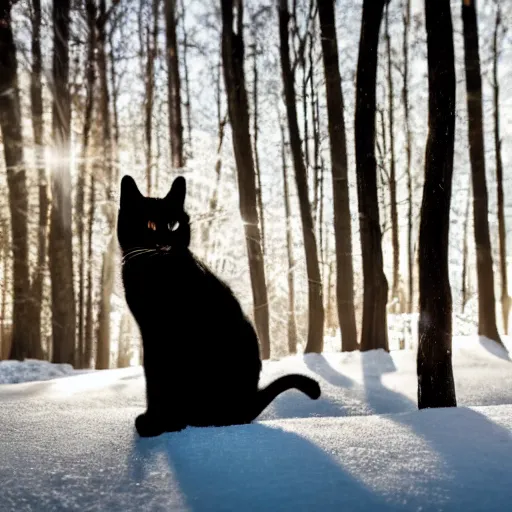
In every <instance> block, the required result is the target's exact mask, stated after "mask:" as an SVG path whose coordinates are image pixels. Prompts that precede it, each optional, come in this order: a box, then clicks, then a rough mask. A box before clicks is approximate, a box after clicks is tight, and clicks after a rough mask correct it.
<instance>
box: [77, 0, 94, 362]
mask: <svg viewBox="0 0 512 512" xmlns="http://www.w3.org/2000/svg"><path fill="white" fill-rule="evenodd" d="M85 11H86V18H87V29H88V37H87V60H86V62H85V110H84V124H83V129H82V155H81V159H80V166H79V173H78V180H77V193H76V208H75V212H76V223H77V231H78V315H77V316H78V351H77V357H76V360H77V364H78V366H79V367H83V366H84V364H85V362H84V351H85V292H86V283H85V261H86V257H85V256H86V255H85V235H86V222H85V221H86V219H85V189H86V180H87V157H88V150H89V142H90V135H91V123H92V117H93V108H94V84H95V81H96V73H95V69H94V68H95V52H96V16H97V7H96V1H95V0H85Z"/></svg>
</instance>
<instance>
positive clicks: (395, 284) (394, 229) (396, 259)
mask: <svg viewBox="0 0 512 512" xmlns="http://www.w3.org/2000/svg"><path fill="white" fill-rule="evenodd" d="M384 25H385V39H386V54H387V82H388V123H389V151H390V155H389V158H390V163H389V201H390V203H391V205H390V206H391V243H392V247H393V279H392V284H391V301H392V303H396V302H397V301H398V300H399V293H398V288H399V286H400V238H399V228H398V209H397V202H396V169H395V133H394V120H395V106H394V100H395V98H394V86H393V63H392V59H391V36H390V34H389V3H388V4H387V5H386V16H385V24H384ZM397 305H398V306H400V304H397Z"/></svg>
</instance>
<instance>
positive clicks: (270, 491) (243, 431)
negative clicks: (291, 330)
mask: <svg viewBox="0 0 512 512" xmlns="http://www.w3.org/2000/svg"><path fill="white" fill-rule="evenodd" d="M3 364H4V363H2V365H3ZM2 365H0V375H1V374H2V371H3V370H2V368H3V366H2ZM291 370H294V371H299V372H302V373H307V374H309V375H312V376H315V377H316V378H318V379H319V380H320V384H321V387H322V391H323V396H322V398H321V400H319V401H317V402H311V401H309V400H308V399H307V398H304V397H303V396H302V395H300V394H299V393H298V392H294V391H289V392H286V393H285V394H283V395H282V396H280V397H279V398H278V399H277V400H275V402H274V403H273V404H272V405H271V407H269V408H268V409H267V410H266V411H265V412H264V414H262V416H261V417H260V418H259V419H258V422H257V423H255V424H253V425H248V426H242V427H240V426H238V427H230V428H204V429H197V428H196V429H191V428H188V429H186V430H185V431H183V432H180V433H176V434H164V435H162V436H160V437H159V438H155V439H139V438H138V437H137V435H136V433H135V431H134V427H133V419H134V417H135V416H136V415H137V414H138V413H139V412H140V411H141V410H143V408H144V380H143V377H142V371H141V369H140V368H128V369H125V370H110V371H102V372H91V373H84V374H78V375H72V376H65V377H59V378H57V379H54V380H45V381H41V382H28V383H24V384H5V385H1V386H0V422H1V425H2V436H1V438H0V489H1V499H0V510H1V511H2V512H3V511H6V512H8V511H9V512H10V511H24V510H27V511H32V510H33V511H42V512H46V511H60V510H91V511H100V510H101V511H131V510H145V511H146V510H150V511H153V510H154V511H170V510H190V511H198V512H202V511H221V510H222V511H245V510H251V511H259V510H262V511H263V510H265V511H277V510H282V511H288V510H290V511H297V510H299V511H300V510H305V511H306V510H307V511H331V510H332V511H339V510H343V511H349V510H354V511H357V510H361V511H374V510H376V511H380V510H383V511H388V510H403V511H409V510H422V511H426V510H432V511H434V510H436V511H437V510H445V511H452V510H453V511H455V510H457V511H458V510H464V511H477V510H482V511H484V510H485V511H508V510H510V509H511V506H512V505H511V504H512V487H511V486H510V482H511V481H512V364H511V361H510V360H509V359H508V355H507V354H506V352H505V351H503V350H501V349H500V348H499V347H496V346H494V345H493V344H492V343H491V342H488V341H486V340H478V339H467V338H466V339H460V340H455V343H454V372H455V379H456V386H457V393H458V403H459V407H458V408H456V409H444V410H425V411H417V410H416V398H415V397H416V378H415V353H413V352H412V351H401V352H392V353H391V355H389V354H386V353H384V352H381V351H374V352H369V353H365V354H359V353H351V354H323V355H310V356H306V357H302V356H297V357H289V358H286V359H283V360H281V361H272V362H268V363H266V364H265V367H264V375H263V380H262V382H263V383H264V382H265V381H267V380H270V379H272V378H274V377H275V376H276V375H279V374H282V373H287V372H289V371H291Z"/></svg>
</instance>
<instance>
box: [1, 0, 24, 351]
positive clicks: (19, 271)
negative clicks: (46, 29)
mask: <svg viewBox="0 0 512 512" xmlns="http://www.w3.org/2000/svg"><path fill="white" fill-rule="evenodd" d="M0 128H1V130H2V138H3V146H4V156H5V166H6V168H7V186H8V189H9V208H10V213H11V237H12V257H13V317H12V326H13V327H12V344H11V354H10V357H11V358H12V359H24V358H25V357H27V356H28V353H29V350H30V347H31V342H30V322H29V319H30V308H29V298H30V276H29V266H28V226H27V214H28V194H27V179H26V171H25V162H24V156H23V135H22V127H21V109H20V99H19V91H18V63H17V58H16V47H15V45H14V39H13V33H12V24H11V2H7V1H6V2H3V3H2V5H1V6H0Z"/></svg>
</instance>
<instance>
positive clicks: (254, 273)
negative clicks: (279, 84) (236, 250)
mask: <svg viewBox="0 0 512 512" xmlns="http://www.w3.org/2000/svg"><path fill="white" fill-rule="evenodd" d="M221 7H222V61H223V64H224V83H225V87H226V94H227V99H228V112H229V120H230V123H231V129H232V132H233V151H234V153H235V161H236V167H237V173H238V192H239V202H240V214H241V217H242V221H243V223H244V229H245V240H246V245H247V255H248V258H249V271H250V274H251V284H252V295H253V307H254V320H255V324H256V330H257V332H258V337H259V341H260V348H261V357H262V358H263V359H268V358H269V357H270V335H269V312H268V295H267V284H266V280H265V262H264V257H263V250H262V245H261V233H260V229H259V225H258V207H257V199H256V183H255V181H256V176H255V170H254V160H253V154H252V149H251V138H250V134H249V107H248V101H247V91H246V87H245V74H244V41H243V2H242V0H238V3H237V24H236V32H235V31H234V26H233V24H234V23H233V22H234V19H233V18H234V17H233V0H222V1H221Z"/></svg>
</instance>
